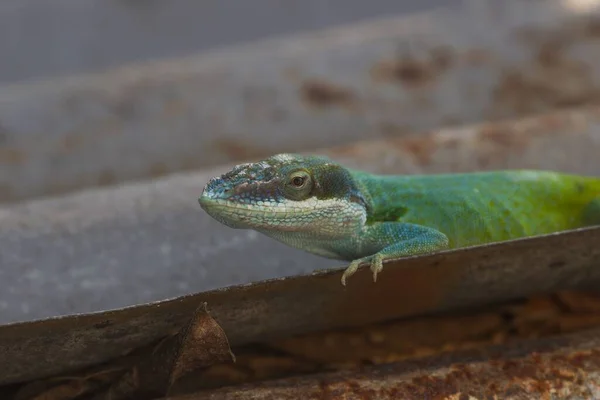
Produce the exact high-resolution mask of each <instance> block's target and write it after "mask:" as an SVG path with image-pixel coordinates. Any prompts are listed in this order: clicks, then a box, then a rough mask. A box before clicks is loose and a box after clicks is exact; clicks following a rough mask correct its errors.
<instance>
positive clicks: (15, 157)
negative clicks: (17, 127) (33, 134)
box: [0, 147, 27, 165]
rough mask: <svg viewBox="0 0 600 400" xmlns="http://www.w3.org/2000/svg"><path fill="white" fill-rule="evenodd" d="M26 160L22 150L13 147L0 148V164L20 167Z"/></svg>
mask: <svg viewBox="0 0 600 400" xmlns="http://www.w3.org/2000/svg"><path fill="white" fill-rule="evenodd" d="M26 160H27V155H26V154H25V152H24V151H23V150H20V149H17V148H14V147H0V163H2V164H8V165H22V164H23V163H24V162H25V161H26Z"/></svg>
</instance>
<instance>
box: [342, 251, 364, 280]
mask: <svg viewBox="0 0 600 400" xmlns="http://www.w3.org/2000/svg"><path fill="white" fill-rule="evenodd" d="M365 261H368V260H367V259H365V258H360V259H358V260H354V261H352V262H351V263H350V266H349V267H348V268H346V270H345V271H344V273H343V274H342V285H344V286H346V279H348V278H350V277H351V276H352V275H354V274H355V273H356V271H357V270H358V267H359V266H360V263H362V262H365Z"/></svg>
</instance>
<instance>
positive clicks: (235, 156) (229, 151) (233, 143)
mask: <svg viewBox="0 0 600 400" xmlns="http://www.w3.org/2000/svg"><path fill="white" fill-rule="evenodd" d="M213 143H214V146H215V148H216V149H217V150H218V151H220V152H222V153H224V154H225V155H226V156H227V157H228V158H229V159H230V160H232V161H235V160H242V159H253V158H257V157H262V156H265V155H266V154H268V153H269V150H268V149H267V148H264V147H263V148H260V147H257V146H250V145H247V144H245V143H243V142H242V141H241V140H240V139H216V140H215V141H214V142H213Z"/></svg>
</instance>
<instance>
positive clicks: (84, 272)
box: [0, 107, 600, 323]
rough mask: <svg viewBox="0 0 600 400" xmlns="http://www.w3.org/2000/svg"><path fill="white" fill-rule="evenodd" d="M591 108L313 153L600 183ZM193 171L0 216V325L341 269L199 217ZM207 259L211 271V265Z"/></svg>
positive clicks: (198, 186)
mask: <svg viewBox="0 0 600 400" xmlns="http://www.w3.org/2000/svg"><path fill="white" fill-rule="evenodd" d="M598 126H600V110H599V109H598V108H596V107H591V108H589V109H585V110H579V111H577V110H576V111H571V112H563V113H557V114H552V115H546V116H540V117H536V118H529V119H524V120H520V121H514V122H511V123H500V124H484V125H480V126H473V127H470V128H460V129H450V130H445V131H442V132H436V133H432V134H430V135H424V136H419V137H415V138H407V139H399V140H396V139H388V140H383V141H370V142H368V143H359V144H356V145H353V146H345V147H342V148H337V149H330V150H327V151H324V152H323V153H326V154H328V155H330V156H331V157H332V158H334V159H336V160H339V161H340V162H342V163H344V164H347V165H349V166H352V167H356V168H361V169H365V170H369V171H373V172H383V173H419V172H425V173H433V172H442V171H445V172H465V171H473V170H484V169H499V168H513V167H525V168H552V169H557V170H559V171H564V172H572V173H580V174H587V175H593V176H600V164H599V163H598V157H597V155H598V154H600V137H599V135H600V133H599V132H600V129H598ZM230 167H231V165H226V166H222V167H220V168H216V169H214V170H210V171H205V172H203V173H197V174H188V175H179V176H172V177H170V178H166V179H162V180H156V181H154V182H145V183H138V184H132V185H128V186H120V187H116V188H111V189H97V190H92V191H88V192H84V193H78V194H73V195H71V196H65V197H61V198H55V199H47V200H42V201H33V202H30V203H24V204H22V205H17V206H12V207H4V208H0V265H1V266H2V268H0V281H1V282H3V287H4V288H5V289H4V290H2V291H0V322H3V323H6V322H9V321H23V320H28V319H36V318H44V317H51V316H55V315H64V314H70V313H82V312H92V311H99V310H104V309H109V308H116V307H123V306H128V305H132V304H137V303H141V302H146V301H155V300H161V299H164V298H169V297H174V296H178V295H182V294H187V293H194V292H198V291H204V290H209V289H214V288H218V287H223V286H227V285H232V284H237V283H248V282H252V281H256V280H260V279H267V278H275V277H282V276H291V275H295V274H298V273H303V272H309V271H312V270H315V269H322V268H329V267H332V266H334V265H340V264H339V263H336V262H335V261H330V260H325V259H322V258H320V257H317V256H312V255H309V254H305V253H304V252H302V251H298V250H293V249H290V248H288V247H287V246H285V245H283V244H279V243H275V242H274V241H273V240H271V239H268V238H266V237H263V236H262V235H260V234H257V233H254V232H244V231H235V230H232V229H229V228H226V227H224V226H222V225H221V224H219V223H218V222H216V221H214V220H212V219H211V218H210V217H208V216H207V215H206V214H205V213H204V212H203V211H202V210H201V209H200V207H199V205H198V203H197V200H196V199H197V198H198V196H199V195H200V193H201V190H202V187H203V186H204V185H205V184H206V182H207V181H208V179H209V178H210V177H212V176H215V175H218V174H220V173H223V172H226V171H227V170H228V169H229V168H230ZM216 260H218V262H217V261H216Z"/></svg>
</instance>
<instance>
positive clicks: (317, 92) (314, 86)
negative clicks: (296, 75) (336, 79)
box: [300, 80, 356, 107]
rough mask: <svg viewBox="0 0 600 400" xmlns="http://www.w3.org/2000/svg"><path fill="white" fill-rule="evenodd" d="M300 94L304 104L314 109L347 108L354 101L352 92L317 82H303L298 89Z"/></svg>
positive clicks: (354, 97) (330, 84)
mask: <svg viewBox="0 0 600 400" xmlns="http://www.w3.org/2000/svg"><path fill="white" fill-rule="evenodd" d="M300 94H301V97H302V99H304V101H305V102H307V103H308V104H310V105H312V106H316V107H328V106H344V107H349V106H352V105H353V104H354V102H355V100H356V96H355V95H354V93H353V92H352V90H350V89H348V88H344V87H341V86H338V85H334V84H332V83H328V82H324V81H319V80H309V81H306V82H304V83H303V84H302V86H301V87H300Z"/></svg>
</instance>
